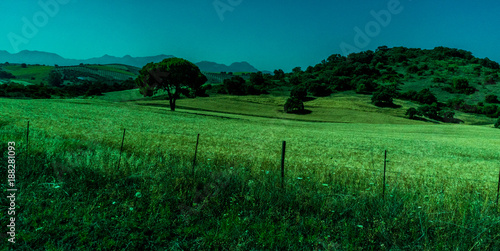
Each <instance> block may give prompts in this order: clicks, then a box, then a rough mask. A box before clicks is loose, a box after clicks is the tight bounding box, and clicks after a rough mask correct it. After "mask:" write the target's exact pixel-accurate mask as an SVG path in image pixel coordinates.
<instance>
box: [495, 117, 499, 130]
mask: <svg viewBox="0 0 500 251" xmlns="http://www.w3.org/2000/svg"><path fill="white" fill-rule="evenodd" d="M498 127H500V118H499V119H498V120H497V122H495V128H498Z"/></svg>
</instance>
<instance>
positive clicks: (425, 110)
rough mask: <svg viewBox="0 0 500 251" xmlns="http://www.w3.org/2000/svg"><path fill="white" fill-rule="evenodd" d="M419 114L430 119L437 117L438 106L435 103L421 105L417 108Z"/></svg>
mask: <svg viewBox="0 0 500 251" xmlns="http://www.w3.org/2000/svg"><path fill="white" fill-rule="evenodd" d="M418 111H419V113H420V114H422V115H423V116H425V117H428V118H431V119H439V117H438V112H439V108H438V107H437V105H434V104H433V105H427V104H426V105H423V106H421V107H419V108H418Z"/></svg>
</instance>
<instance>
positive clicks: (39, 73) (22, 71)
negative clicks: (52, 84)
mask: <svg viewBox="0 0 500 251" xmlns="http://www.w3.org/2000/svg"><path fill="white" fill-rule="evenodd" d="M2 68H3V69H4V70H6V71H8V72H10V73H12V74H13V75H14V76H16V79H14V80H13V81H23V82H28V83H32V84H39V83H41V82H42V81H43V82H45V83H47V79H48V77H49V73H50V71H52V70H53V69H54V67H53V66H35V65H28V67H27V68H22V67H21V65H4V66H2Z"/></svg>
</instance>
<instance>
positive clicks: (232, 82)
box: [223, 76, 246, 95]
mask: <svg viewBox="0 0 500 251" xmlns="http://www.w3.org/2000/svg"><path fill="white" fill-rule="evenodd" d="M223 85H224V88H226V92H227V93H228V94H232V95H245V94H246V90H245V80H244V79H243V78H242V77H240V76H235V77H232V78H231V79H224V84H223Z"/></svg>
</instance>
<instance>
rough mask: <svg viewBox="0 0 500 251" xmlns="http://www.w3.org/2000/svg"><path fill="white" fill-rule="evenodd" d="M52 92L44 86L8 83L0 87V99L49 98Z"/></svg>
mask: <svg viewBox="0 0 500 251" xmlns="http://www.w3.org/2000/svg"><path fill="white" fill-rule="evenodd" d="M52 93H54V90H52V89H50V88H48V87H46V86H44V85H28V86H24V85H22V84H18V83H14V82H9V83H5V84H1V85H0V97H7V98H34V99H42V98H50V97H51V94H52Z"/></svg>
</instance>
